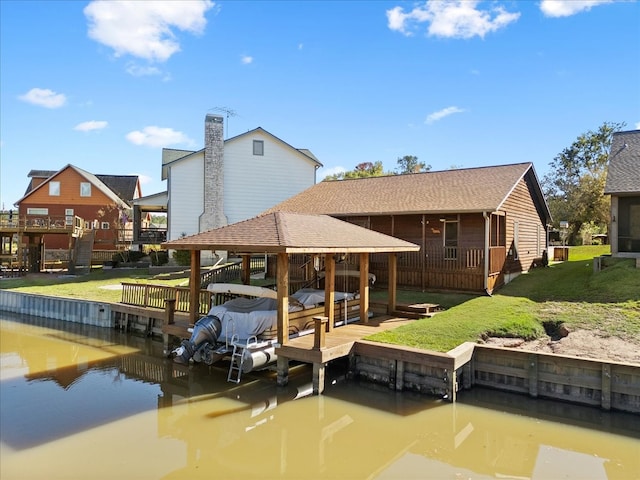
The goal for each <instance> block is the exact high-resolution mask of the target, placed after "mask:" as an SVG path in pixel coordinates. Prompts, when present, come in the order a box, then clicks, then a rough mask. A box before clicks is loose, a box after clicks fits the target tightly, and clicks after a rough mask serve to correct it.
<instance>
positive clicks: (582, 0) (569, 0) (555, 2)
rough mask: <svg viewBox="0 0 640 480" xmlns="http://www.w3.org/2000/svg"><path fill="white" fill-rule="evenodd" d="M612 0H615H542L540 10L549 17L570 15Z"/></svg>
mask: <svg viewBox="0 0 640 480" xmlns="http://www.w3.org/2000/svg"><path fill="white" fill-rule="evenodd" d="M612 2H613V0H542V2H540V10H541V11H542V13H544V15H545V16H547V17H569V16H571V15H575V14H576V13H580V12H584V11H588V10H591V9H592V8H593V7H597V6H598V5H604V4H606V3H612Z"/></svg>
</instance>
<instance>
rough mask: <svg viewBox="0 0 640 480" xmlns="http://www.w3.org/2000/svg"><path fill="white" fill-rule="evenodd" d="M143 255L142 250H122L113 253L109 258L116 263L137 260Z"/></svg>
mask: <svg viewBox="0 0 640 480" xmlns="http://www.w3.org/2000/svg"><path fill="white" fill-rule="evenodd" d="M144 256H145V254H144V252H140V251H138V250H122V251H121V252H118V253H114V254H113V256H112V257H111V260H112V261H113V262H114V264H116V265H117V264H118V263H131V262H137V261H138V260H140V259H141V258H142V257H144Z"/></svg>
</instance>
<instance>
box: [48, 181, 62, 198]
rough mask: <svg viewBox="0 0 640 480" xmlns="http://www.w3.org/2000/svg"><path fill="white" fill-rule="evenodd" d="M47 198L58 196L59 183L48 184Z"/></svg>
mask: <svg viewBox="0 0 640 480" xmlns="http://www.w3.org/2000/svg"><path fill="white" fill-rule="evenodd" d="M49 196H50V197H59V196H60V182H49Z"/></svg>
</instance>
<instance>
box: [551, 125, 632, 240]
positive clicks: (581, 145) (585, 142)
mask: <svg viewBox="0 0 640 480" xmlns="http://www.w3.org/2000/svg"><path fill="white" fill-rule="evenodd" d="M624 126H625V124H624V123H609V122H605V123H603V124H602V125H601V126H600V127H599V128H598V130H597V131H595V132H594V131H588V132H586V133H583V134H581V135H580V136H579V137H578V138H577V139H576V140H575V141H574V142H573V143H572V144H571V146H570V147H567V148H565V149H564V150H563V151H562V152H561V153H560V154H558V155H557V156H556V157H555V158H554V159H553V161H552V162H551V163H550V166H551V170H550V172H549V173H548V174H547V175H545V177H544V179H543V181H542V186H543V190H544V193H545V195H546V197H547V203H548V205H549V209H550V210H551V216H552V217H553V219H554V224H555V225H554V226H556V227H557V226H558V223H559V222H560V221H562V220H566V221H567V222H569V232H568V243H569V244H575V240H576V237H577V236H578V232H579V231H580V229H581V227H582V225H583V224H584V223H589V222H593V224H594V225H595V226H598V227H600V228H602V227H606V225H607V223H608V219H609V205H610V198H609V197H608V196H605V195H604V185H605V180H606V174H607V163H608V159H609V150H610V149H611V142H612V141H613V133H614V132H617V131H620V130H621V129H622V128H623V127H624Z"/></svg>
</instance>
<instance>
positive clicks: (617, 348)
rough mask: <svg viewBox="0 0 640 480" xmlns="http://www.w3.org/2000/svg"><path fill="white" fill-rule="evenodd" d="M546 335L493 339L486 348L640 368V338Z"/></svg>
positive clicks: (596, 334)
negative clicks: (531, 339) (501, 348)
mask: <svg viewBox="0 0 640 480" xmlns="http://www.w3.org/2000/svg"><path fill="white" fill-rule="evenodd" d="M554 338H556V337H553V338H552V337H549V336H545V337H543V338H539V339H537V340H533V341H525V340H523V339H521V338H497V337H489V338H488V339H486V340H485V341H484V343H485V345H489V346H493V347H507V348H518V349H521V350H529V351H533V352H543V353H555V354H557V355H569V356H572V357H582V358H592V359H596V360H611V361H615V362H627V363H634V364H639V365H640V339H638V341H637V342H635V341H630V340H622V339H621V338H618V337H611V336H604V335H602V334H601V333H599V332H597V331H594V330H575V331H572V332H570V333H568V334H567V336H565V337H562V338H558V339H554Z"/></svg>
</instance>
